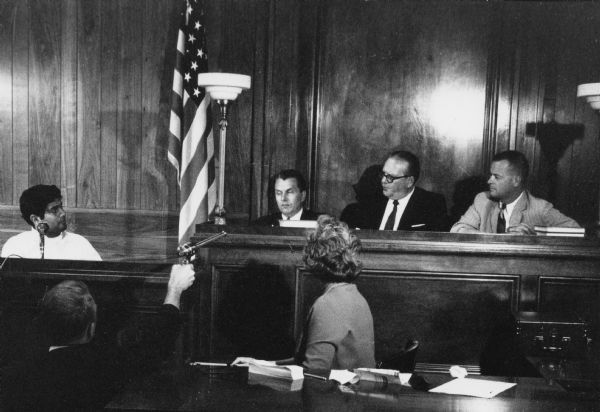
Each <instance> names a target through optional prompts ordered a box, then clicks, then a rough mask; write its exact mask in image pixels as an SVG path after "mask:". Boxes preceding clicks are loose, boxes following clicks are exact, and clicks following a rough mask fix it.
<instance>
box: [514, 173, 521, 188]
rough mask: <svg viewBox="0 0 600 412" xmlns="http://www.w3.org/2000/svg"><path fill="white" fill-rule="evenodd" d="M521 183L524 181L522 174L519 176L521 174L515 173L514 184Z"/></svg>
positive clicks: (517, 185)
mask: <svg viewBox="0 0 600 412" xmlns="http://www.w3.org/2000/svg"><path fill="white" fill-rule="evenodd" d="M521 183H523V178H521V176H519V175H514V176H513V186H514V187H519V186H521Z"/></svg>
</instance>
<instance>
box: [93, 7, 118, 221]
mask: <svg viewBox="0 0 600 412" xmlns="http://www.w3.org/2000/svg"><path fill="white" fill-rule="evenodd" d="M118 6H119V1H118V0H107V1H103V2H102V6H101V8H100V10H101V13H102V15H101V22H102V38H101V44H102V51H101V62H102V65H101V69H100V70H101V73H102V74H101V78H100V82H101V87H102V95H101V104H100V127H101V129H100V135H101V139H102V140H101V145H100V146H98V147H96V149H95V150H99V151H100V163H99V164H98V170H99V172H96V176H98V174H99V175H100V199H99V203H100V207H103V208H111V209H112V208H115V207H116V206H117V184H116V183H117V113H118V111H119V101H118V90H119V59H120V47H121V46H120V39H119V36H118V34H119V33H118V30H117V27H116V22H118V21H119V7H118Z"/></svg>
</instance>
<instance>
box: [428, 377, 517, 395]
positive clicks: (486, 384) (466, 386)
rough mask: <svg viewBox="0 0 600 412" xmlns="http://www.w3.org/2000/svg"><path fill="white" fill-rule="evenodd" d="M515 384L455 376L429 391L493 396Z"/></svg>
mask: <svg viewBox="0 0 600 412" xmlns="http://www.w3.org/2000/svg"><path fill="white" fill-rule="evenodd" d="M515 385H516V383H508V382H498V381H487V380H483V379H470V378H457V379H454V380H451V381H450V382H446V383H444V384H443V385H440V386H438V387H437V388H433V389H430V390H429V392H434V393H447V394H450V395H467V396H476V397H478V398H493V397H494V396H496V395H498V394H499V393H500V392H503V391H505V390H507V389H509V388H512V387H513V386H515Z"/></svg>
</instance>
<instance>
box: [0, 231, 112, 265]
mask: <svg viewBox="0 0 600 412" xmlns="http://www.w3.org/2000/svg"><path fill="white" fill-rule="evenodd" d="M44 238H45V239H44V259H64V260H102V258H101V257H100V255H99V254H98V252H96V249H94V247H93V246H92V245H91V244H90V242H88V240H87V239H86V238H84V237H83V236H81V235H78V234H76V233H71V232H67V231H66V230H65V231H64V232H62V233H61V234H60V235H58V236H56V237H48V236H44ZM0 255H1V256H2V257H8V256H10V255H15V256H14V257H21V258H25V259H40V258H41V257H42V253H41V252H40V234H39V233H38V232H37V231H36V230H35V229H33V228H31V230H30V231H28V232H23V233H19V234H18V235H15V236H13V237H11V238H10V239H8V240H7V241H6V243H5V244H4V246H3V247H2V253H1V254H0Z"/></svg>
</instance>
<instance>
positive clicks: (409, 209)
mask: <svg viewBox="0 0 600 412" xmlns="http://www.w3.org/2000/svg"><path fill="white" fill-rule="evenodd" d="M418 189H419V188H418V187H415V191H414V193H413V194H412V196H411V197H410V199H409V201H408V203H407V204H406V207H405V208H404V213H402V216H401V217H400V223H399V224H398V230H410V229H411V225H413V224H418V223H424V222H415V221H414V220H415V219H414V217H415V216H416V215H417V214H418V210H419V205H420V204H421V201H420V200H421V197H420V196H419V192H418Z"/></svg>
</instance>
